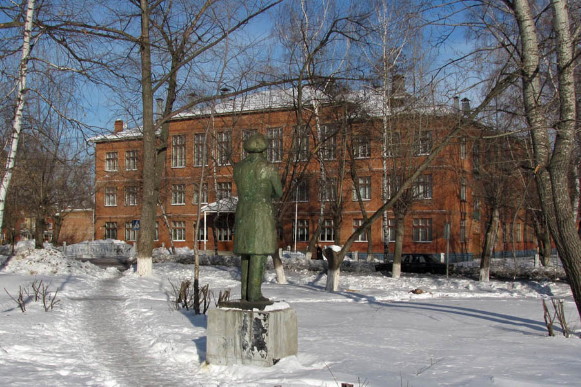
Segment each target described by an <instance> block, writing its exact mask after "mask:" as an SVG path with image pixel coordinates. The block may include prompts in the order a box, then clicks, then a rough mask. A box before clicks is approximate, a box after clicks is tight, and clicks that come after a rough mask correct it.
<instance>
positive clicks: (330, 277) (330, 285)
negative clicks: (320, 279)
mask: <svg viewBox="0 0 581 387" xmlns="http://www.w3.org/2000/svg"><path fill="white" fill-rule="evenodd" d="M340 276H341V268H337V269H331V268H329V269H328V270H327V284H326V286H325V290H326V291H327V292H336V291H337V290H339V277H340Z"/></svg>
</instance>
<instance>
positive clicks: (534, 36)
mask: <svg viewBox="0 0 581 387" xmlns="http://www.w3.org/2000/svg"><path fill="white" fill-rule="evenodd" d="M505 4H506V5H507V7H508V8H509V10H510V12H511V13H512V15H514V19H515V21H516V24H517V26H518V33H519V37H520V40H521V45H520V46H519V55H520V63H519V65H520V71H521V77H520V80H521V83H522V93H523V102H524V108H525V117H526V120H527V124H528V126H529V129H530V133H531V138H532V143H533V150H534V164H535V166H534V168H535V169H534V173H535V179H536V181H537V185H538V188H539V196H540V198H541V206H542V209H543V213H544V215H545V216H546V219H547V224H548V226H549V229H550V231H551V235H552V237H553V240H554V241H555V244H556V247H557V251H558V252H559V257H560V259H561V261H562V262H563V267H564V269H565V272H566V273H567V278H568V280H569V284H570V285H571V290H572V292H573V298H574V299H575V303H576V304H577V310H578V312H579V314H580V315H581V237H580V235H579V234H578V231H577V216H578V214H577V211H576V209H575V208H574V207H573V201H572V196H571V194H570V192H571V191H570V186H571V181H570V180H569V170H570V165H571V161H572V155H573V150H574V146H575V142H576V133H575V130H576V119H577V112H576V100H575V80H574V70H575V66H576V64H577V60H578V59H576V58H575V57H574V44H575V43H574V42H575V39H578V36H575V35H574V34H573V33H572V31H571V25H570V15H569V12H568V2H567V1H565V0H552V1H550V8H551V10H552V13H553V15H552V27H553V31H554V33H555V42H554V45H555V46H554V48H555V50H556V66H557V68H556V71H557V87H558V99H559V103H558V119H557V121H556V123H555V124H554V125H553V124H552V123H551V122H549V121H548V120H547V115H546V111H545V104H544V103H543V99H542V96H541V93H542V89H543V88H542V85H541V82H542V80H541V75H540V74H539V71H538V70H539V67H540V66H541V63H540V62H541V48H540V44H539V38H538V31H537V28H536V25H535V24H536V23H535V18H536V15H535V14H534V12H533V7H532V5H531V3H530V2H529V1H528V0H514V1H505ZM575 33H578V31H576V32H575ZM553 136H554V137H553ZM553 138H554V140H553Z"/></svg>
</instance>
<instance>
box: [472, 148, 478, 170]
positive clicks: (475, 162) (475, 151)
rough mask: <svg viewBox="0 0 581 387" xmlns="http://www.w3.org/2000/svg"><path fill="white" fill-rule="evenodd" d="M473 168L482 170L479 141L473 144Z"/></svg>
mask: <svg viewBox="0 0 581 387" xmlns="http://www.w3.org/2000/svg"><path fill="white" fill-rule="evenodd" d="M472 168H473V169H474V170H475V171H479V170H480V144H478V143H477V142H475V143H474V145H472Z"/></svg>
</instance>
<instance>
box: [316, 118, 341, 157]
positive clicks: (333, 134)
mask: <svg viewBox="0 0 581 387" xmlns="http://www.w3.org/2000/svg"><path fill="white" fill-rule="evenodd" d="M320 137H321V148H320V152H321V158H322V159H323V160H335V159H336V158H337V130H336V129H335V126H334V125H321V136H320Z"/></svg>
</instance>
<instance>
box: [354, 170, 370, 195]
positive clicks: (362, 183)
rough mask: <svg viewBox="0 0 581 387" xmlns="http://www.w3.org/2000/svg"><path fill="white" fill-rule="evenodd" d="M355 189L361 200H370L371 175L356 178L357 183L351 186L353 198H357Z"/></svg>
mask: <svg viewBox="0 0 581 387" xmlns="http://www.w3.org/2000/svg"><path fill="white" fill-rule="evenodd" d="M357 191H359V195H360V196H361V200H371V176H363V177H359V178H357V184H356V186H355V187H353V200H354V201H357V200H359V197H358V196H357Z"/></svg>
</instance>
